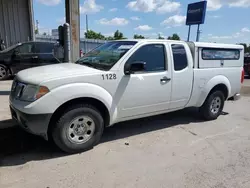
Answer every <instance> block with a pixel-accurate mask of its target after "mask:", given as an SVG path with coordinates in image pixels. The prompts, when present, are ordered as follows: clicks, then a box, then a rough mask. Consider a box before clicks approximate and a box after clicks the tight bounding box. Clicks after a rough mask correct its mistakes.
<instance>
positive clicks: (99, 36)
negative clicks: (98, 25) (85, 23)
mask: <svg viewBox="0 0 250 188" xmlns="http://www.w3.org/2000/svg"><path fill="white" fill-rule="evenodd" d="M85 38H87V39H101V40H104V39H105V37H104V36H103V35H102V34H101V33H97V32H95V31H92V30H88V31H87V32H85Z"/></svg>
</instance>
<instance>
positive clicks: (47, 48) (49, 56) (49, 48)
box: [34, 42, 59, 66]
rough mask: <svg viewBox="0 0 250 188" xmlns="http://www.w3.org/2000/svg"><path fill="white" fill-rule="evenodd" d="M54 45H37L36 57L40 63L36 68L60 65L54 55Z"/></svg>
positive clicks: (42, 43)
mask: <svg viewBox="0 0 250 188" xmlns="http://www.w3.org/2000/svg"><path fill="white" fill-rule="evenodd" d="M53 50H54V44H53V43H46V42H37V43H36V55H37V57H38V61H37V63H36V64H34V66H44V65H51V64H56V63H59V61H58V60H57V59H56V58H55V57H54V54H53Z"/></svg>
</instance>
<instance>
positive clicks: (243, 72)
mask: <svg viewBox="0 0 250 188" xmlns="http://www.w3.org/2000/svg"><path fill="white" fill-rule="evenodd" d="M244 78H245V71H244V69H242V72H241V83H243V82H244Z"/></svg>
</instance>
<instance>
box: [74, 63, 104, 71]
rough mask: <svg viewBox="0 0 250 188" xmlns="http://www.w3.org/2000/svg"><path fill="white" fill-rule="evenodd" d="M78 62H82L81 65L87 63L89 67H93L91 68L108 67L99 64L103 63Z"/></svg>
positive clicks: (101, 68)
mask: <svg viewBox="0 0 250 188" xmlns="http://www.w3.org/2000/svg"><path fill="white" fill-rule="evenodd" d="M78 64H80V65H85V66H87V67H91V68H95V69H100V70H106V69H104V68H103V67H101V66H99V65H101V64H99V63H90V62H84V63H83V62H82V63H78Z"/></svg>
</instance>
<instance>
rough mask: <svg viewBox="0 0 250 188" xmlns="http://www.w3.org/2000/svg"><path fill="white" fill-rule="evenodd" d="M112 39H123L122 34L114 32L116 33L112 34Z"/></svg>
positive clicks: (117, 31)
mask: <svg viewBox="0 0 250 188" xmlns="http://www.w3.org/2000/svg"><path fill="white" fill-rule="evenodd" d="M114 39H115V40H119V39H124V37H123V33H122V32H120V31H119V30H116V32H115V33H114Z"/></svg>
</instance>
